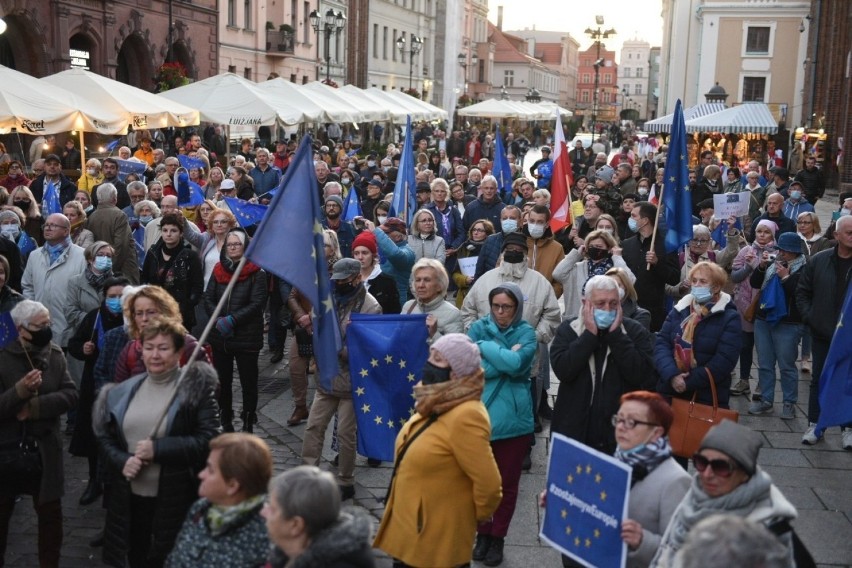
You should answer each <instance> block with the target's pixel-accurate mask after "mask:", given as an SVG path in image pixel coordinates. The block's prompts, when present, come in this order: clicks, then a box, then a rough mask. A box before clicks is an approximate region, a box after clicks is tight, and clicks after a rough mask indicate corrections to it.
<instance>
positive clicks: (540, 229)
mask: <svg viewBox="0 0 852 568" xmlns="http://www.w3.org/2000/svg"><path fill="white" fill-rule="evenodd" d="M527 231H528V232H529V234H530V236H531V237H532V238H534V239H540V238H541V236H542V235H544V225H539V224H537V223H528V224H527Z"/></svg>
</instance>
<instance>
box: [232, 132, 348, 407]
mask: <svg viewBox="0 0 852 568" xmlns="http://www.w3.org/2000/svg"><path fill="white" fill-rule="evenodd" d="M287 171H288V173H290V176H289V178H288V180H289V181H288V184H287V187H286V189H285V190H284V191H279V192H277V193H276V194H275V197H273V198H272V202H271V203H270V204H269V210H268V211H267V214H266V217H264V219H263V221H261V223H260V226H259V227H258V228H257V232H256V233H255V235H254V239H252V241H251V243H250V244H249V247H248V250H246V257H247V258H248V259H249V260H251V261H252V262H254V263H255V264H257V265H259V266H260V267H262V268H263V269H264V270H266V271H267V272H270V273H272V274H274V275H275V276H278V277H279V278H281V279H282V280H286V281H287V282H289V283H290V284H292V285H293V286H295V287H296V288H297V289H298V290H299V291H300V292H301V293H302V294H304V295H305V297H307V299H308V301H309V302H310V303H311V306H312V309H311V318H312V320H313V329H314V335H313V344H314V356H315V357H316V360H317V368H318V371H319V379H320V385H322V387H323V388H325V389H328V390H331V383H332V379H333V378H334V377H335V375H337V373H338V372H340V367H339V365H338V362H337V355H338V352H339V351H340V350H341V349H342V348H343V341H342V339H341V336H340V326H339V325H338V323H337V313H336V311H335V309H334V300H333V298H332V296H331V280H330V279H329V275H328V266H327V264H326V260H325V247H324V246H323V238H322V224H320V219H321V218H322V210H321V209H320V202H319V194H317V177H316V173H315V172H314V162H313V150H312V149H311V137H310V136H305V137H304V138H302V143H301V144H300V145H299V149H298V151H297V152H296V155H295V157H294V159H293V161H292V162H291V164H290V167H289V168H288V169H287Z"/></svg>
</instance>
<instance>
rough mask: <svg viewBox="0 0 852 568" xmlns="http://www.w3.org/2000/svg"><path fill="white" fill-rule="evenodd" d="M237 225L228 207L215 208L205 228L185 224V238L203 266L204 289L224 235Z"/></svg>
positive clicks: (218, 255)
mask: <svg viewBox="0 0 852 568" xmlns="http://www.w3.org/2000/svg"><path fill="white" fill-rule="evenodd" d="M236 226H237V218H236V217H234V214H233V213H231V212H230V211H229V210H228V209H218V208H215V207H214V209H213V210H212V211H211V212H210V215H209V216H208V217H207V230H206V231H204V232H198V231H196V230H195V227H193V226H192V225H191V224H187V225H186V228H187V231H186V235H185V236H186V240H187V241H189V244H191V245H192V246H194V247H195V248H197V249H198V255H199V257H200V258H201V264H202V265H203V266H204V289H205V290H206V289H207V284H208V283H209V282H210V277H211V276H212V275H213V267H214V266H216V263H218V262H219V260H220V259H221V256H222V249H224V247H225V237H227V236H228V232H229V231H230V230H231V229H233V228H235V227H236Z"/></svg>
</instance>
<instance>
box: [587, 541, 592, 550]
mask: <svg viewBox="0 0 852 568" xmlns="http://www.w3.org/2000/svg"><path fill="white" fill-rule="evenodd" d="M591 546H592V541H591V540H589V539H586V548H590V547H591Z"/></svg>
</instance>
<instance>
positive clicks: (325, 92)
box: [300, 81, 361, 122]
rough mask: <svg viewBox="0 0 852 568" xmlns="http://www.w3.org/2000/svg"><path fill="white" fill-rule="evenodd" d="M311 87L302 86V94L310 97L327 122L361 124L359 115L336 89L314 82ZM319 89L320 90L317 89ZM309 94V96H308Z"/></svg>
mask: <svg viewBox="0 0 852 568" xmlns="http://www.w3.org/2000/svg"><path fill="white" fill-rule="evenodd" d="M310 84H311V85H313V86H312V87H309V86H308V85H302V86H301V87H300V88H301V89H302V92H303V93H305V94H306V95H307V96H309V97H311V98H312V99H313V100H314V102H316V103H317V104H318V105H320V106H321V107H322V108H323V110H325V112H326V114H327V115H328V118H329V122H361V113H360V112H359V111H358V110H357V109H356V108H354V107H353V105H351V104H349V103H348V102H347V101H346V99H344V98H342V97H341V96H340V95H338V94H337V93H334V92H333V91H335V90H336V89H332V88H331V87H327V86H326V85H323V84H321V83H318V82H316V81H314V82H313V83H310ZM318 87H320V88H318ZM308 93H310V94H308Z"/></svg>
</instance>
